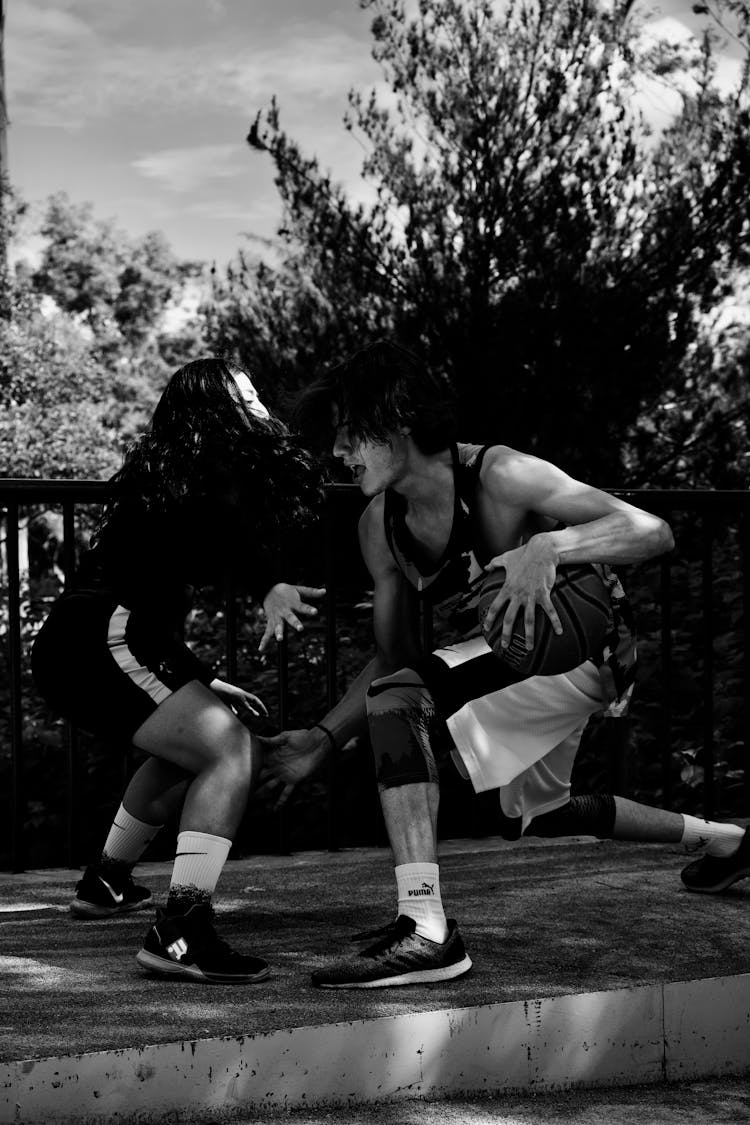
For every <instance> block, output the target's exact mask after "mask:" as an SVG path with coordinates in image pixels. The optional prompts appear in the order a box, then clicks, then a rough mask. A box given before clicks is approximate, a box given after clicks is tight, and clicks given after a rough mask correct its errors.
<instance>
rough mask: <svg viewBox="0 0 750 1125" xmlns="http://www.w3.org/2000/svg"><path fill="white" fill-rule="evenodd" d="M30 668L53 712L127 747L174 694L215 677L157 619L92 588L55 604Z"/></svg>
mask: <svg viewBox="0 0 750 1125" xmlns="http://www.w3.org/2000/svg"><path fill="white" fill-rule="evenodd" d="M31 667H32V672H33V675H34V680H35V682H36V685H37V687H38V689H39V691H40V693H41V695H42V696H43V698H44V699H45V701H46V702H47V703H48V704H49V706H50V707H51V708H52V709H53V710H55V711H57V712H58V713H59V714H60V715H62V716H63V717H64V718H67V719H70V720H71V722H72V723H74V724H75V725H76V726H78V727H81V729H82V730H85V731H89V732H90V733H92V734H98V735H104V736H105V737H107V738H115V739H117V740H125V741H130V740H131V739H132V736H133V734H134V733H135V732H136V730H138V728H139V727H140V726H141V724H142V723H143V722H144V721H145V720H146V719H147V718H148V717H149V715H151V714H152V712H153V711H155V709H156V708H157V707H158V706H159V704H160V703H162V702H163V701H164V700H165V699H166V698H167V697H168V696H169V695H171V694H172V692H174V691H176V690H177V689H178V688H180V687H182V686H183V685H184V684H187V683H189V682H190V681H191V680H199V681H200V682H201V683H204V684H209V683H210V682H211V680H212V679H213V678H214V677H213V672H212V671H211V669H210V668H208V667H207V666H206V665H205V664H203V663H202V661H200V660H199V659H198V657H197V656H196V655H195V654H194V653H193V652H191V651H190V649H189V648H188V647H187V645H185V644H184V643H183V642H182V640H180V638H179V637H178V636H177V635H176V634H175V633H174V632H173V631H172V629H170V627H169V626H167V625H166V624H165V623H164V622H157V621H155V620H154V614H153V613H150V612H147V611H145V610H129V609H126V608H125V607H124V606H122V605H119V604H118V602H117V599H116V598H115V597H114V596H112V595H111V594H109V593H108V592H101V591H88V590H85V591H75V590H74V591H71V592H69V593H65V594H62V595H61V596H60V597H59V598H58V600H57V601H56V602H55V604H54V605H53V607H52V609H51V610H50V614H49V616H48V618H47V620H46V621H45V623H44V625H43V626H42V628H41V630H40V632H39V633H38V634H37V637H36V639H35V641H34V645H33V648H32V652H31Z"/></svg>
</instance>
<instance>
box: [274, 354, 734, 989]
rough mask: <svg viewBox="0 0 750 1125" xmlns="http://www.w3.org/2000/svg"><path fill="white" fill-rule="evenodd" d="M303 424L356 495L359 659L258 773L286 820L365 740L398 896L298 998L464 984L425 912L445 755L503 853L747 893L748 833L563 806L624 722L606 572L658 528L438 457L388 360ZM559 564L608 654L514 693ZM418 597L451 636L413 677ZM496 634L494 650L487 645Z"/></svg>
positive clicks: (417, 384)
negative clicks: (583, 847)
mask: <svg viewBox="0 0 750 1125" xmlns="http://www.w3.org/2000/svg"><path fill="white" fill-rule="evenodd" d="M302 413H303V418H304V417H305V416H307V420H308V421H310V420H311V419H312V420H316V419H317V424H318V425H319V424H320V422H321V420H322V419H324V418H325V417H326V415H327V416H328V418H329V419H332V420H333V424H334V425H335V427H336V436H335V442H334V447H333V452H334V455H335V456H336V457H338V458H340V459H341V460H342V461H343V463H344V464H345V465H346V466H348V467H349V468H350V469H351V471H352V474H353V476H354V479H355V481H356V482H357V484H358V485H359V487H360V489H361V490H362V492H363V493H364V494H365V496H369V497H371V500H370V503H369V505H368V507H367V509H366V510H365V512H364V514H363V515H362V517H361V521H360V526H359V537H360V545H361V549H362V554H363V557H364V560H365V562H366V564H367V567H368V569H369V571H370V574H371V576H372V581H373V585H374V599H373V620H374V632H375V642H376V655H375V657H374V659H373V660H372V661H371V662H370V663H369V664H368V665H367V666H366V668H364V670H363V671H362V672H361V673H360V674H359V676H358V677H357V678H356V679H355V680H354V682H353V683H352V685H351V686H350V688H349V690H348V691H347V692H346V694H345V695H344V697H343V698H342V699H341V701H340V702H339V703H338V704H337V705H336V706H335V707H334V708H333V709H332V710H331V711H330V712H329V713H328V714H327V715H326V716H325V718H324V719H323V720H322V721H321V723H319V724H317V725H316V726H314V727H313V728H312V729H311V730H309V731H287V732H284V733H283V734H281V735H279V736H278V737H276V738H275V739H271V740H269V741H270V753H269V757H268V760H267V764H268V766H269V768H270V772H271V774H272V776H273V779H274V781H275V784H276V785H277V786H278V787H279V802H280V803H283V801H284V800H286V798H287V796H288V795H289V793H290V792H291V791H292V789H293V788H294V786H295V785H296V784H297V783H298V782H299V781H300V780H301V779H302V778H303V777H306V776H307V775H308V774H310V773H311V772H312V771H313V770H315V769H316V768H317V767H318V766H319V765H320V764H321V763H322V762H323V760H324V759H325V758H326V756H327V754H328V753H329V751H330V750H331V749H333V748H336V747H340V746H342V745H343V744H344V743H345V742H347V741H348V740H349V739H350V738H352V737H353V736H354V735H356V734H359V733H362V732H363V730H364V729H365V723H366V722H367V723H368V725H369V735H370V740H371V743H372V747H373V752H374V755H375V760H376V771H377V778H378V785H379V788H380V796H381V803H382V809H383V816H384V819H385V824H386V828H387V831H388V837H389V841H390V844H391V849H392V853H393V859H394V864H395V876H396V884H397V890H398V907H397V918H396V921H395V922H390V923H388V924H387V925H385V926H384V927H383V928H382V929H381V930H379V931H373V932H371V933H370V934H364V935H361V936H362V938H363V939H365V938H372V939H374V940H373V942H372V944H371V945H370V946H368V947H367V948H365V949H364V950H362V951H361V952H359V953H357V954H356V955H349V956H346V957H344V958H342V959H339V960H337V961H334V962H332V963H331V964H330V965H329V966H327V967H326V968H324V969H322V970H319V971H318V972H316V973H315V974H313V980H314V982H315V983H316V984H318V985H319V986H321V987H324V988H373V987H380V986H391V985H400V984H411V983H415V982H427V981H436V980H445V979H450V978H452V977H456V976H460V975H461V974H462V973H465V972H466V971H468V969H469V968H470V967H471V961H470V959H469V957H468V955H467V954H466V951H465V949H464V946H463V943H462V940H461V937H460V935H459V933H458V929H457V927H456V925H455V923H451V924H449V923H448V922H447V921H446V917H445V913H444V910H443V905H442V900H441V894H440V879H439V867H438V855H437V841H436V823H437V811H438V802H439V791H438V770H437V766H436V753H439V752H440V750H441V749H442V748H444V747H445V746H446V745H448V746H450V744H451V743H452V744H453V749H452V751H451V753H452V756H453V758H454V761H455V762H456V765H457V766H458V768H459V769H460V770H461V771H462V772H465V773H468V776H469V777H470V778H471V780H472V782H473V784H474V787H475V788H476V789H477V790H486V789H491V788H494V789H497V790H498V796H499V810H498V811H499V830H500V832H501V833H502V835H503V836H505V837H506V838H510V839H516V838H518V837H519V836H520V835H522V834H526V835H538V836H564V835H577V834H586V835H594V836H597V837H600V838H615V839H620V840H644V841H651V842H657V841H662V842H665V843H677V842H682V843H683V844H685V845H686V847H687V849H688V850H691V851H692V850H695V851H700V852H702V856H701V858H700V859H698V860H697V861H695V862H693V863H691V864H690V865H689V866H688V867H686V868H685V870H684V871H683V873H682V878H683V881H684V882H685V884H686V885H687V886H688V888H689V889H691V890H696V891H704V892H715V891H719V890H722V889H724V888H725V887H726V886H729V885H730V884H731V883H732V882H734V881H735V880H736V879H739V878H742V877H744V876H745V875H750V833H748V832H745V833H743V831H742V829H741V828H739V827H738V826H737V825H734V824H719V823H714V822H706V821H702V820H698V819H697V818H695V817H692V816H682V815H681V814H678V813H674V812H666V811H663V810H661V809H655V808H650V807H648V806H645V805H640V804H636V803H635V802H633V801H629V800H626V799H624V798H622V797H612V796H609V795H604V794H593V795H590V796H583V797H573V798H571V795H570V777H571V771H572V768H573V763H574V760H575V756H576V752H577V750H578V746H579V743H580V739H581V735H582V733H583V730H584V727H585V726H586V723H587V721H588V719H589V717H590V716H591V715H592V714H594V713H595V712H603V711H604V712H606V711H609V712H610V713H618V712H619V713H622V711H623V710H624V709H625V707H626V705H627V701H628V698H629V695H630V691H631V689H632V681H633V674H634V666H635V643H634V642H635V638H634V635H633V631H632V623H631V619H630V614H629V610H628V606H627V601H626V599H625V597H624V592H623V591H622V587H621V586H620V584H619V582H618V580H617V577H616V575H615V574H614V573H613V572H612V571H611V570H610V569H609V566H610V564H613V565H617V564H630V563H638V562H642V561H644V560H646V559H650V558H653V557H656V556H658V555H661V554H663V553H664V552H666V551H669V550H670V549H671V548H672V546H673V539H672V533H671V531H670V529H669V527H668V526H667V524H666V523H665V522H664V521H663V520H662V519H659V518H658V517H657V516H654V515H651V514H649V513H647V512H645V511H642V510H640V509H638V508H636V507H634V506H633V505H631V504H627V503H625V502H624V501H622V500H619V499H617V498H616V497H614V496H611V495H609V494H607V493H605V492H602V491H600V490H598V489H596V488H592V487H591V486H589V485H587V484H584V483H581V482H580V481H577V480H573V479H572V478H571V477H569V476H568V475H567V474H565V473H564V472H562V471H561V470H560V469H558V468H556V467H555V466H554V465H551V464H549V463H547V462H545V461H542V460H539V459H538V458H536V457H531V456H528V455H526V454H523V453H519V452H518V451H516V450H514V449H511V448H509V447H507V446H502V445H498V446H491V447H488V448H480V447H478V446H470V445H455V444H454V443H453V440H452V437H453V418H454V414H455V410H454V405H453V402H452V399H451V395H450V393H449V392H448V390H447V388H446V386H445V384H444V383H443V382H441V380H439V379H437V378H435V377H434V376H432V374H431V373H429V372H427V371H425V370H424V369H423V368H422V367H421V366H420V364H419V363H418V362H417V360H416V359H415V358H414V357H413V356H412V355H410V354H409V353H408V352H406V351H404V350H403V349H401V348H399V347H397V346H396V345H395V344H392V343H389V342H385V341H383V342H378V343H376V344H374V345H372V346H371V347H369V348H366V349H364V350H363V351H361V352H358V353H357V354H355V355H354V356H353V357H351V358H350V359H349V360H348V361H347V362H345V363H344V364H342V365H341V366H340V367H339V368H337V369H335V370H333V371H331V372H330V373H329V375H327V376H326V377H324V378H323V379H321V380H320V381H319V382H318V383H317V384H315V385H314V386H313V387H312V388H311V389H310V390H309V392H308V393H307V395H306V400H305V402H304V403H303V411H302ZM572 564H594V566H593V568H592V569H593V570H594V571H595V572H596V573H597V574H599V575H600V577H601V579H602V582H603V583H604V586H605V588H606V591H607V599H608V610H607V612H608V614H609V625H608V629H607V635H606V642H605V643H603V644H601V645H600V646H598V647H597V648H596V650H594V649H593V648H592V651H591V653H590V654H589V655H587V657H586V659H584V660H583V661H581V662H579V663H578V664H577V666H576V667H572V668H570V669H569V670H567V671H565V672H563V673H561V674H555V675H539V674H537V675H532V676H530V677H527V678H525V679H522V678H520V677H518V676H515V677H514V676H513V675H512V674H510V673H509V671H508V666H507V664H506V662H505V660H504V659H503V657H504V655H507V654H508V653H509V652H510V650H511V649H512V648H513V645H514V644H515V645H516V647H517V645H518V639H517V638H516V640H515V641H514V640H513V637H512V634H513V631H514V629H515V630H518V629H520V632H521V638H522V640H523V638H524V637H525V643H526V648H527V649H528V650H533V646H534V644H535V639H536V640H537V642H538V635H537V632H536V630H537V624H536V622H537V612H538V610H537V607H541V610H542V611H543V612H544V613H545V614H546V615H547V617H548V618H549V620H550V621H551V624H552V628H553V629H554V631H555V633H557V634H560V633H561V629H562V626H561V623H560V619H559V616H558V614H557V611H556V605H555V598H554V594H553V586H554V584H555V581H556V577H557V576H558V568H570V567H571V565H572ZM500 567H502V568H503V570H504V573H505V580H504V583H503V584H502V588H501V590H500V593H499V594H498V595H497V597H496V598H495V599H494V602H493V603H492V606H491V608H490V609H489V612H488V613H487V615H486V617H485V618H484V621H483V625H482V627H481V628H480V625H479V622H478V617H477V612H476V602H477V589H478V584H479V583H481V580H482V574H483V572H485V573H486V572H490V573H491V572H493V571H495V570H497V569H498V568H500ZM561 573H562V571H561ZM420 597H422V598H426V599H429V601H431V602H432V603H433V604H437V605H439V606H440V610H441V612H442V610H443V609H444V608H445V607H446V606H447V607H448V608H449V609H451V610H452V611H453V619H454V621H455V622H456V625H457V628H458V630H459V635H458V638H457V640H456V643H453V644H449V645H447V646H446V647H443V648H441V649H438V650H437V651H436V652H435V653H434V654H433V655H432V657H429V658H427V660H425V659H424V658H423V657H422V656H421V654H420V648H419V643H418V636H417V631H416V629H415V627H414V624H413V622H414V621H415V620H416V614H415V612H414V610H415V603H416V601H417V599H418V598H420ZM519 622H520V625H519V624H518V623H519ZM498 633H499V634H500V638H501V639H500V641H499V642H498V644H497V646H496V648H495V650H494V651H493V649H492V648H490V645H489V644H488V640H487V638H488V637H489V636H490V635H494V636H497V634H498Z"/></svg>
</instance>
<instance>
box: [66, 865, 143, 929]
mask: <svg viewBox="0 0 750 1125" xmlns="http://www.w3.org/2000/svg"><path fill="white" fill-rule="evenodd" d="M150 902H151V891H150V890H149V889H148V887H139V886H138V884H137V883H134V882H133V876H132V875H131V873H130V872H129V871H128V870H127V869H126V868H124V867H123V868H121V867H119V866H118V865H116V864H107V865H106V866H99V865H96V864H93V865H91V866H90V867H87V868H86V870H85V871H84V873H83V878H82V879H80V880H79V881H78V882H77V883H76V897H75V898H74V899H73V901H72V902H71V904H70V910H71V913H72V914H75V915H77V917H79V918H111V917H112V916H113V915H114V914H128V913H129V912H130V911H131V910H142V909H143V907H144V906H148V905H149V903H150Z"/></svg>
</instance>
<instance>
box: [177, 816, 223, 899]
mask: <svg viewBox="0 0 750 1125" xmlns="http://www.w3.org/2000/svg"><path fill="white" fill-rule="evenodd" d="M231 846H232V841H231V840H227V839H226V838H225V837H224V836H211V835H209V833H208V832H180V834H179V836H178V837H177V854H176V856H175V859H174V867H173V869H172V881H171V883H170V884H169V898H170V900H172V901H174V900H175V899H181V900H184V899H193V900H195V902H207V901H210V899H211V895H212V894H213V893H214V891H215V889H216V884H217V883H218V881H219V876H220V875H221V872H222V869H223V867H224V864H225V863H226V861H227V856H228V855H229V849H230V848H231ZM168 909H169V906H168Z"/></svg>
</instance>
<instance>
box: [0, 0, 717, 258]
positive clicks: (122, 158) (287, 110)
mask: <svg viewBox="0 0 750 1125" xmlns="http://www.w3.org/2000/svg"><path fill="white" fill-rule="evenodd" d="M6 2H7V15H6V28H5V69H6V88H7V95H6V96H7V107H8V116H9V119H10V125H9V130H8V152H9V174H10V180H11V182H12V184H13V185H14V186H15V188H16V189H17V190H18V192H19V193H20V195H21V196H22V197H23V198H24V199H25V200H26V201H27V202H29V203H30V204H31V217H30V220H29V227H30V226H31V225H32V224H33V222H34V220H35V218H37V217H38V216H39V215H40V214H41V211H42V208H43V204H44V200H45V199H46V198H47V197H48V196H50V195H51V194H53V193H54V192H58V191H64V192H66V193H67V194H68V196H69V198H70V199H71V200H72V201H73V202H75V203H91V204H92V205H93V208H94V214H95V216H96V217H97V218H98V219H104V220H112V221H113V222H114V223H115V224H116V226H117V227H118V228H119V229H121V230H123V231H124V232H125V233H126V234H128V235H129V236H131V237H138V236H141V235H143V234H145V233H146V232H147V231H150V230H161V231H162V232H163V233H164V234H165V236H166V237H167V239H168V241H169V243H170V245H171V246H172V249H173V250H174V251H175V253H176V254H177V255H178V256H179V257H180V258H186V259H198V260H202V261H206V262H215V263H216V264H217V265H218V266H223V265H225V264H226V263H227V262H228V261H229V260H230V259H231V258H232V257H233V256H234V255H235V254H236V252H237V250H238V249H239V248H240V247H243V246H244V247H248V246H252V245H257V243H253V242H252V241H251V242H250V243H249V242H248V237H250V238H251V239H266V238H271V237H273V234H274V232H275V230H276V227H277V225H278V222H279V219H280V214H281V209H280V204H279V200H278V195H277V193H276V189H275V188H274V184H273V172H272V166H271V162H270V160H269V158H268V157H266V156H264V155H263V154H261V153H258V152H255V151H253V150H251V149H250V148H249V147H248V145H247V144H246V142H245V137H246V135H247V132H248V127H249V125H250V123H251V121H252V120H253V118H254V117H255V115H256V113H257V112H258V111H259V110H261V109H263V108H264V107H267V106H268V104H269V102H270V100H271V97H272V96H273V95H276V97H277V99H278V101H279V104H280V107H281V114H282V126H283V128H284V129H285V130H286V131H287V132H288V133H289V134H290V135H291V136H292V137H294V138H295V139H296V140H298V141H299V142H300V143H301V144H302V146H303V149H304V151H305V152H306V153H308V154H311V155H312V154H315V155H317V156H318V158H319V159H320V161H321V164H322V166H323V167H324V168H325V169H327V170H328V169H330V170H331V171H332V172H333V173H334V176H335V178H336V179H337V180H340V181H342V182H343V183H344V184H345V185H346V186H347V189H348V191H349V193H350V194H351V195H352V196H354V197H358V198H367V188H366V186H365V185H364V184H363V183H362V181H361V180H360V177H359V170H360V167H361V163H362V159H363V151H362V149H361V147H360V145H359V144H358V142H357V140H356V139H355V138H354V137H353V136H352V135H351V134H349V133H348V132H346V130H345V129H344V127H343V124H342V118H343V116H344V113H345V111H346V108H347V93H348V91H349V90H350V89H352V88H354V89H358V90H364V91H368V90H370V89H371V88H373V87H377V86H379V85H380V84H381V83H382V75H381V72H380V70H379V68H378V67H377V65H376V63H375V62H374V61H373V60H372V58H371V55H370V45H371V41H370V35H369V26H370V22H371V20H372V13H371V12H367V11H362V10H361V8H360V5H359V2H358V0H125V2H123V0H6ZM638 6H639V7H641V8H642V9H643V10H644V11H647V12H649V13H651V15H650V18H651V19H652V21H653V24H654V26H655V27H656V28H657V29H658V30H659V31H663V30H667V31H669V32H670V33H672V34H679V35H684V34H689V33H690V31H691V30H693V29H695V27H696V26H697V25H698V24H699V23H700V18H699V17H696V16H695V15H693V13H692V3H691V2H689V0H661V2H660V3H658V4H657V3H651V4H648V5H647V4H646V3H645V0H638ZM732 54H733V52H732V50H731V49H730V50H729V52H728V56H727V64H728V67H729V69H730V70H731V69H732V66H733V65H734V63H735V60H734V59H733V58H732ZM648 108H649V112H652V113H653V114H654V115H655V116H656V117H657V118H658V117H660V116H661V117H662V118H665V117H666V115H667V114H668V112H669V105H668V102H667V101H665V100H664V97H663V96H662V95H660V93H659V92H658V91H653V92H652V94H651V96H650V98H649V107H648ZM24 245H25V246H28V247H29V249H30V251H32V252H33V240H31V241H27V242H26V243H24Z"/></svg>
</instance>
